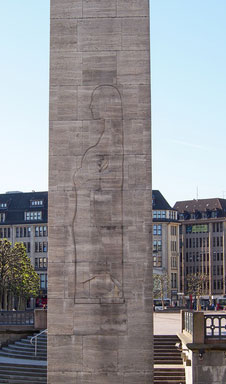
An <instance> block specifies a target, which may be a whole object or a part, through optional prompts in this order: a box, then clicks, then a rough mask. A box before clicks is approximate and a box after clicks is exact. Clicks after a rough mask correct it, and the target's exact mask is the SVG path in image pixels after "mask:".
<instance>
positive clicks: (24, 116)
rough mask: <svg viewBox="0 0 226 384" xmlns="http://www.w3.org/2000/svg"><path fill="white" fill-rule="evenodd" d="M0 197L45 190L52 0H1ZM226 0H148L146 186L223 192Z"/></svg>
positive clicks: (182, 193) (170, 194) (176, 194)
mask: <svg viewBox="0 0 226 384" xmlns="http://www.w3.org/2000/svg"><path fill="white" fill-rule="evenodd" d="M0 13H1V16H2V17H1V23H0V36H1V38H0V43H1V61H0V82H1V87H0V126H1V144H2V145H1V151H0V162H1V164H2V167H1V184H0V193H4V192H5V191H9V190H21V191H30V190H33V189H34V190H37V191H38V190H47V188H48V71H49V1H48V0H38V1H34V0H20V1H18V0H8V1H7V2H0ZM225 19H226V1H225V0H152V1H151V68H152V131H153V188H154V189H159V190H160V191H161V192H162V193H163V195H164V196H165V197H166V199H167V200H168V201H169V203H170V204H172V205H173V204H174V203H175V202H176V201H177V200H185V199H193V198H196V195H197V187H198V196H199V198H206V197H223V194H224V196H225V197H226V179H225V172H224V170H225V158H226V155H225V138H226V116H225V106H226V96H225V92H226V91H225V90H226V49H225V39H226V38H225V37H226V23H225Z"/></svg>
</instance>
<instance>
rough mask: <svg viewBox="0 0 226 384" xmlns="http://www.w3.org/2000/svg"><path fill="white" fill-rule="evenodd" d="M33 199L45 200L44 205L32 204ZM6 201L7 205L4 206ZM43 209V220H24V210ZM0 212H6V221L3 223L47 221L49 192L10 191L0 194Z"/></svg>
mask: <svg viewBox="0 0 226 384" xmlns="http://www.w3.org/2000/svg"><path fill="white" fill-rule="evenodd" d="M32 200H37V201H41V200H42V201H43V205H42V206H37V205H34V206H33V205H31V201H32ZM4 203H6V204H7V207H4ZM26 211H30V212H31V211H32V212H35V211H42V220H37V221H36V220H35V221H34V220H32V221H25V220H24V212H26ZM0 213H5V214H6V219H5V222H4V223H3V222H2V223H0V224H1V225H11V224H28V223H36V222H37V223H40V222H43V223H47V221H48V192H25V193H23V192H9V193H4V194H0Z"/></svg>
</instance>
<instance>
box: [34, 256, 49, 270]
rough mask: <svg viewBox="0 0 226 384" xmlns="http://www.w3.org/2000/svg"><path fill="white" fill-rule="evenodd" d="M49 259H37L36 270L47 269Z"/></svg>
mask: <svg viewBox="0 0 226 384" xmlns="http://www.w3.org/2000/svg"><path fill="white" fill-rule="evenodd" d="M47 263H48V259H47V257H36V258H35V268H36V269H47Z"/></svg>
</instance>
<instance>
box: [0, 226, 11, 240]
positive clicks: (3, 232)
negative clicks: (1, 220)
mask: <svg viewBox="0 0 226 384" xmlns="http://www.w3.org/2000/svg"><path fill="white" fill-rule="evenodd" d="M9 237H10V228H0V238H1V239H3V238H4V239H6V238H9Z"/></svg>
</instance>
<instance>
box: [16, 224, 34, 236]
mask: <svg viewBox="0 0 226 384" xmlns="http://www.w3.org/2000/svg"><path fill="white" fill-rule="evenodd" d="M16 237H17V238H18V237H31V227H16Z"/></svg>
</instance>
